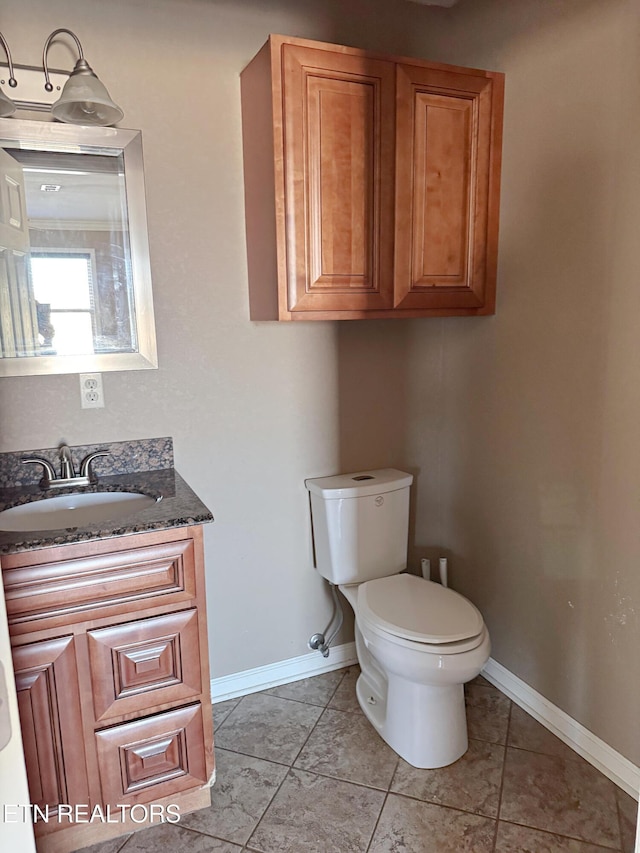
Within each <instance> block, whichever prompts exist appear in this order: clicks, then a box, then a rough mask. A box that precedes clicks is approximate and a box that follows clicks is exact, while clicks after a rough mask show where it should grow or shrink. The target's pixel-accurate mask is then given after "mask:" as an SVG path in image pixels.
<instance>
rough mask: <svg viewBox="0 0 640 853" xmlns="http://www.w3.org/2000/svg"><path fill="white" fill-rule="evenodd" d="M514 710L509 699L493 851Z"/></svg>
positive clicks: (495, 835)
mask: <svg viewBox="0 0 640 853" xmlns="http://www.w3.org/2000/svg"><path fill="white" fill-rule="evenodd" d="M512 711H513V702H512V701H511V700H509V716H508V718H507V731H506V732H505V736H504V758H503V759H502V775H501V777H500V791H499V792H498V814H497V815H496V828H495V833H494V836H493V853H495V850H496V846H497V844H498V829H499V827H500V812H501V810H502V792H503V791H504V774H505V770H506V768H507V749H508V743H509V734H510V732H511V712H512Z"/></svg>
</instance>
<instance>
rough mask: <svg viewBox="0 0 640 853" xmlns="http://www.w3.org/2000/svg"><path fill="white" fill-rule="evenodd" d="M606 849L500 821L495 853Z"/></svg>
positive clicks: (596, 852) (593, 852) (589, 852)
mask: <svg viewBox="0 0 640 853" xmlns="http://www.w3.org/2000/svg"><path fill="white" fill-rule="evenodd" d="M608 849H609V848H607V847H600V846H599V845H595V844H585V842H584V841H576V840H575V839H573V838H563V837H562V836H560V835H551V834H550V833H548V832H541V831H540V830H538V829H530V828H529V827H528V826H516V825H515V824H512V823H504V822H503V821H500V823H499V825H498V838H497V840H496V849H495V853H606V851H607V850H608Z"/></svg>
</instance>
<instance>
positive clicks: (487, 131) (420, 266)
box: [395, 64, 503, 314]
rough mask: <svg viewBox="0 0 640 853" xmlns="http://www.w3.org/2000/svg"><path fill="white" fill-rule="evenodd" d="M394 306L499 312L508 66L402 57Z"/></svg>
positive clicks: (397, 143) (397, 152)
mask: <svg viewBox="0 0 640 853" xmlns="http://www.w3.org/2000/svg"><path fill="white" fill-rule="evenodd" d="M397 90H398V99H397V137H396V226H395V240H396V247H395V307H396V308H397V309H407V310H419V309H425V310H436V311H437V310H438V309H441V310H442V309H447V310H446V311H445V310H442V313H451V312H450V310H449V309H454V310H455V309H461V310H464V311H465V313H469V309H476V312H475V313H479V314H480V313H493V311H494V309H495V278H496V255H497V239H498V203H499V175H500V148H501V127H502V102H503V75H501V74H497V73H493V72H480V71H479V72H474V71H472V70H468V69H460V70H459V71H458V70H455V69H452V70H446V69H441V68H437V67H433V68H429V67H424V66H419V65H416V66H413V65H405V64H400V65H398V76H397Z"/></svg>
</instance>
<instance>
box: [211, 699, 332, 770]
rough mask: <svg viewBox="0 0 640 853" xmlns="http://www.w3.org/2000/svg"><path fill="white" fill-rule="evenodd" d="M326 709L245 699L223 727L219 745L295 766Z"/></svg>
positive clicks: (288, 700) (217, 742)
mask: <svg viewBox="0 0 640 853" xmlns="http://www.w3.org/2000/svg"><path fill="white" fill-rule="evenodd" d="M320 714H322V708H318V707H316V706H315V705H304V704H302V703H301V702H292V701H291V700H290V699H280V698H279V697H278V696H265V695H264V693H254V694H253V695H251V696H245V697H244V698H243V699H242V700H241V701H240V702H239V703H238V705H237V706H236V707H235V708H234V709H233V711H231V713H230V714H229V716H228V717H227V719H226V720H225V721H224V724H223V725H222V726H221V727H220V729H219V731H218V734H217V737H216V745H217V746H218V747H219V748H220V749H230V750H232V751H233V752H243V753H244V754H245V755H253V756H254V757H255V758H266V759H267V760H270V761H276V762H278V763H280V764H291V763H292V762H293V760H294V759H295V757H296V755H297V754H298V752H299V751H300V748H301V747H302V745H303V744H304V742H305V741H306V739H307V737H308V736H309V732H310V731H311V729H312V728H313V727H314V725H315V724H316V722H317V720H318V718H319V716H320Z"/></svg>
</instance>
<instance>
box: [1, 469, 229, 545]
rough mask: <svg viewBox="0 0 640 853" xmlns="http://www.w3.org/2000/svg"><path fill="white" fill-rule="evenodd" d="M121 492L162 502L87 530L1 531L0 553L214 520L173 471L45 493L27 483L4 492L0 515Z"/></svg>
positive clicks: (126, 475) (117, 477)
mask: <svg viewBox="0 0 640 853" xmlns="http://www.w3.org/2000/svg"><path fill="white" fill-rule="evenodd" d="M122 491H127V492H140V493H142V494H146V495H151V496H152V497H156V498H159V500H158V501H157V502H156V503H155V504H153V506H150V507H147V508H146V509H142V510H137V511H134V512H132V514H131V515H127V516H120V517H119V518H117V519H115V520H113V521H108V520H106V521H105V520H103V521H100V522H95V523H93V524H91V525H89V526H87V527H71V528H68V529H63V530H34V531H25V532H9V531H3V530H0V555H1V554H13V553H16V552H18V551H29V550H32V549H35V548H48V547H50V546H52V545H68V544H70V543H72V542H87V541H90V540H92V539H109V538H111V537H113V536H127V535H130V534H133V533H146V532H148V531H151V530H166V529H169V528H171V527H185V526H187V525H190V524H205V523H206V522H209V521H213V515H212V514H211V513H210V512H209V510H208V509H207V507H206V506H205V505H204V504H203V503H202V501H201V500H200V498H199V497H198V496H197V495H196V494H195V493H194V492H193V491H192V489H191V488H190V487H189V486H188V485H187V483H185V481H184V480H183V479H182V477H181V476H180V475H179V474H178V472H177V471H175V470H174V469H173V468H165V469H160V470H153V471H140V472H136V473H121V474H113V475H111V476H106V477H105V476H101V477H100V478H99V480H98V482H97V484H95V485H92V486H84V487H82V488H63V489H55V490H51V489H49V490H47V491H43V490H42V489H41V488H40V487H39V486H37V485H23V486H17V487H14V488H5V489H0V511H1V510H4V509H7V508H8V507H11V506H17V505H19V504H24V503H30V502H31V501H34V500H46V499H47V498H52V497H55V496H57V495H64V494H69V493H78V492H122Z"/></svg>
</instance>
